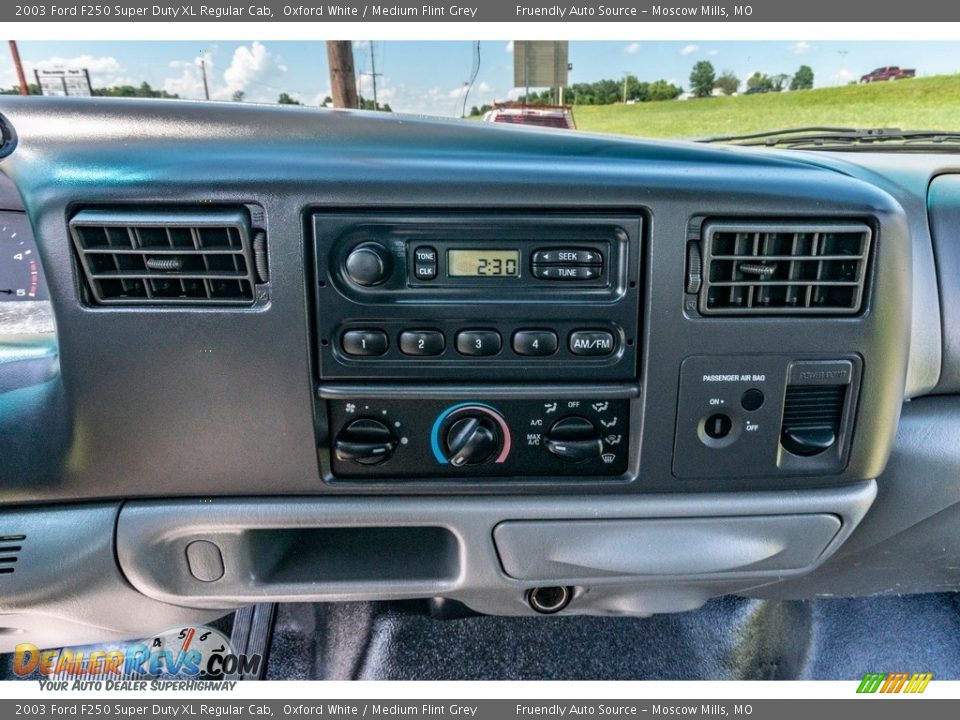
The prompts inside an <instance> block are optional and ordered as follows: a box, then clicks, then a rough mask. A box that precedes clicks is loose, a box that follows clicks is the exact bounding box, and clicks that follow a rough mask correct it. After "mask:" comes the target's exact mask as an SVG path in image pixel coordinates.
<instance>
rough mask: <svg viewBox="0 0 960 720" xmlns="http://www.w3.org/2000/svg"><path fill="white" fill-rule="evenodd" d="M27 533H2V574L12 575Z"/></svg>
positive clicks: (0, 567) (0, 552) (0, 561)
mask: <svg viewBox="0 0 960 720" xmlns="http://www.w3.org/2000/svg"><path fill="white" fill-rule="evenodd" d="M26 539H27V536H26V535H0V575H12V574H13V571H14V570H16V562H17V559H18V557H19V553H20V551H21V550H22V549H23V541H24V540H26Z"/></svg>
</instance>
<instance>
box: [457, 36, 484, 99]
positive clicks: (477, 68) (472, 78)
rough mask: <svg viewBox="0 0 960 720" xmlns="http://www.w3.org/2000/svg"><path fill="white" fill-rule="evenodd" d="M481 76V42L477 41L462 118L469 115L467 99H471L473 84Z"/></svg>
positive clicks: (465, 93) (464, 97)
mask: <svg viewBox="0 0 960 720" xmlns="http://www.w3.org/2000/svg"><path fill="white" fill-rule="evenodd" d="M479 74H480V41H479V40H477V41H476V44H475V45H474V56H473V68H472V70H471V75H470V81H469V82H468V83H467V89H466V91H465V92H464V93H463V108H462V109H461V111H460V117H466V115H467V98H468V97H470V90H471V88H473V83H474V82H475V81H476V79H477V75H479Z"/></svg>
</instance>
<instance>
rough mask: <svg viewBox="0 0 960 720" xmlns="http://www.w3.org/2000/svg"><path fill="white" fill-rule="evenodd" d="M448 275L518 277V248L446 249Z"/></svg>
mask: <svg viewBox="0 0 960 720" xmlns="http://www.w3.org/2000/svg"><path fill="white" fill-rule="evenodd" d="M447 274H448V275H449V276H450V277H520V251H519V250H447Z"/></svg>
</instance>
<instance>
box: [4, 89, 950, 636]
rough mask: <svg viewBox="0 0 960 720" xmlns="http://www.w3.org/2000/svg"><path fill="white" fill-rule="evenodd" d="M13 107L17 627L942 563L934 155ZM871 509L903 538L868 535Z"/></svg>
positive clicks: (11, 513) (939, 168)
mask: <svg viewBox="0 0 960 720" xmlns="http://www.w3.org/2000/svg"><path fill="white" fill-rule="evenodd" d="M0 122H2V123H3V124H4V125H5V126H6V127H7V128H8V131H7V133H6V137H7V138H8V142H7V146H6V147H5V148H4V149H3V150H2V151H0V156H5V157H3V159H2V160H0V171H2V175H0V178H3V177H4V176H5V177H6V180H4V182H5V183H6V185H5V189H4V192H3V193H0V200H2V203H0V228H2V234H0V252H2V253H3V255H2V258H3V261H2V263H0V292H2V293H4V296H3V297H2V298H0V300H3V299H5V300H7V301H9V302H0V306H2V307H3V310H0V312H4V313H7V312H8V310H7V309H6V308H7V307H13V306H15V305H20V306H22V307H24V308H25V307H27V306H29V305H31V303H39V304H40V305H42V306H44V307H52V311H53V316H54V318H55V330H56V331H55V333H52V332H46V333H43V332H40V333H37V332H32V333H29V332H23V331H22V328H20V326H16V327H15V326H13V324H12V323H7V322H6V321H5V322H4V326H5V328H6V330H5V332H6V334H5V335H2V336H0V347H2V348H3V353H4V355H3V357H2V359H3V360H4V362H3V363H0V368H3V370H4V373H3V376H2V378H0V390H2V394H0V402H2V403H3V404H4V407H9V408H10V411H9V412H5V413H4V414H3V420H2V421H0V452H2V453H3V454H4V455H5V456H10V457H13V456H14V455H15V456H16V457H17V458H19V459H18V461H16V462H12V463H9V464H7V463H5V464H4V466H3V468H0V523H2V525H0V536H3V537H15V538H20V539H19V540H17V541H16V547H17V548H18V550H17V551H16V553H17V560H16V573H8V574H6V575H0V587H3V585H4V583H6V587H3V590H4V592H3V593H2V597H3V599H2V600H0V613H2V614H4V615H6V616H8V620H9V622H10V627H13V628H16V629H18V630H23V631H26V630H28V629H29V630H30V631H31V632H48V633H52V632H53V631H54V630H56V632H58V633H59V634H60V636H61V637H62V636H63V635H64V633H66V635H67V636H68V637H71V638H75V639H77V640H87V639H90V638H104V637H125V636H129V635H130V634H131V633H135V632H136V631H137V630H136V629H135V628H134V625H135V617H137V613H140V615H139V616H140V617H142V616H143V612H144V610H147V611H149V612H153V611H154V610H156V612H157V613H159V614H158V622H160V619H163V620H172V619H191V620H200V619H203V618H204V617H212V616H215V615H216V614H218V613H220V614H222V613H223V612H225V611H227V610H229V609H231V608H234V607H237V606H239V605H242V604H245V603H249V602H255V601H260V600H271V601H323V600H348V599H370V598H378V599H389V598H414V597H445V598H450V599H455V600H458V601H460V602H462V603H464V604H466V605H468V606H469V607H471V608H473V609H475V610H477V611H479V612H483V613H490V614H507V615H514V614H535V613H553V612H563V613H571V614H577V613H587V614H635V615H638V614H649V613H652V612H672V611H678V610H683V609H689V608H693V607H697V606H698V605H700V604H702V603H703V602H704V601H706V600H707V599H709V598H710V597H714V596H717V595H722V594H727V593H742V594H749V595H754V596H770V597H813V596H816V595H817V594H821V593H822V594H843V593H846V594H852V595H857V594H872V593H875V592H882V591H885V590H888V589H889V587H891V585H890V583H891V574H892V573H895V572H896V573H900V575H899V579H898V580H897V582H898V583H901V585H900V587H903V586H907V587H910V588H911V589H912V591H916V592H922V591H929V590H932V589H942V588H944V587H953V584H954V583H955V582H956V576H955V572H954V571H953V570H951V569H950V568H952V567H954V566H955V563H954V561H953V560H952V559H951V558H950V556H949V554H943V553H940V554H938V555H933V556H928V555H924V556H923V558H924V559H923V560H922V561H921V562H916V558H917V557H918V556H919V555H920V549H922V548H927V547H932V546H933V545H934V544H936V545H938V546H942V545H943V544H944V541H945V537H946V538H947V539H949V538H953V537H955V536H956V530H954V529H952V527H950V528H949V529H947V528H945V527H943V526H944V525H945V524H948V523H947V520H948V518H949V517H951V516H952V515H953V513H955V512H956V510H955V507H956V503H957V501H958V500H960V487H954V484H953V483H952V481H951V482H940V479H942V478H943V477H945V476H950V477H955V476H956V474H955V473H954V475H952V476H951V475H950V473H951V472H953V471H954V470H955V469H956V468H957V466H958V465H960V453H958V452H957V449H956V443H955V442H951V441H950V440H949V438H951V437H956V435H954V434H953V433H956V432H958V431H960V401H958V399H957V398H956V397H955V393H956V392H957V391H958V390H960V381H958V380H957V378H958V377H960V369H958V368H960V360H958V354H957V353H956V352H955V343H956V342H960V341H958V340H957V338H956V333H955V331H952V330H951V328H952V327H953V326H954V325H955V324H951V323H950V322H949V320H950V318H951V317H952V315H951V313H952V312H953V311H952V310H950V309H948V308H950V307H956V305H955V303H953V302H951V300H952V299H955V298H954V296H955V295H956V293H957V291H958V289H957V285H956V283H953V282H952V281H946V280H945V278H950V277H953V276H952V275H950V274H945V270H944V268H948V269H949V268H953V269H955V268H956V267H957V263H958V262H960V253H958V251H957V250H956V247H957V246H956V243H955V242H954V241H953V237H954V233H955V228H956V227H957V219H958V218H960V181H958V176H957V175H955V174H954V169H953V168H952V167H951V162H952V160H951V158H950V157H949V156H936V155H913V156H903V155H896V156H895V155H883V154H859V153H857V154H853V153H847V154H844V153H802V152H774V151H768V150H764V151H752V150H744V149H735V148H722V147H714V146H701V145H695V144H691V143H670V142H652V141H636V140H626V139H618V138H611V137H599V136H591V135H586V134H579V133H562V132H552V131H537V130H534V131H530V130H524V129H517V128H502V127H496V126H494V127H481V126H474V125H472V124H469V123H459V122H445V121H438V120H427V119H416V118H403V117H384V116H382V114H375V113H369V114H368V113H355V112H341V111H337V112H314V111H308V110H304V109H302V108H297V109H289V108H271V107H256V106H248V105H231V104H205V103H181V102H174V101H170V102H163V103H153V102H149V101H147V102H140V101H131V102H116V101H110V100H101V101H98V100H92V101H82V100H73V99H54V98H49V99H48V98H42V99H31V100H30V101H22V100H19V99H16V98H7V99H4V100H2V101H0ZM31 230H32V232H31ZM45 301H49V303H47V302H45ZM23 315H24V313H23V311H22V310H21V311H20V316H21V317H22V316H23ZM5 317H6V315H0V318H5ZM11 329H14V330H16V332H11ZM47 329H50V328H47ZM7 378H13V379H11V380H7ZM25 378H26V379H25ZM3 382H7V383H8V386H7V387H4V386H3V385H2V383H3ZM901 416H903V417H902V418H901ZM905 498H907V499H906V500H905ZM932 518H935V520H933V521H932V522H933V524H934V525H936V528H933V526H932V525H931V519H932ZM79 526H82V527H83V528H84V536H85V537H89V542H84V543H79V544H77V545H76V548H75V550H67V551H64V549H63V540H64V538H65V537H66V536H67V534H68V533H70V532H73V531H74V530H75V529H76V528H77V527H79ZM945 533H946V535H945ZM887 543H893V544H894V545H896V546H897V547H898V548H899V549H898V550H897V552H896V554H895V556H894V557H901V556H902V557H904V558H912V559H913V560H914V561H915V562H914V563H913V564H912V565H910V564H909V563H908V564H903V563H900V562H894V561H892V560H890V561H882V560H877V559H876V558H874V560H872V561H871V560H869V559H865V555H867V556H869V555H870V554H871V553H872V552H873V551H874V550H875V549H876V548H877V547H881V546H884V545H885V544H887ZM2 544H3V543H2V539H0V556H2V554H3V552H4V550H3V547H2ZM12 546H13V544H12V541H11V547H12ZM905 548H910V549H909V550H907V549H905ZM13 552H14V551H10V553H11V555H10V556H11V557H12V556H13V555H12V553H13ZM0 559H2V558H0ZM81 567H95V568H98V569H99V570H100V571H101V573H100V574H99V575H98V579H97V580H95V581H94V580H93V579H89V580H85V581H84V583H83V585H84V586H83V587H78V588H71V589H70V591H69V592H70V595H71V596H72V598H73V600H75V602H66V601H65V600H64V599H63V598H62V597H57V594H56V592H54V591H53V589H54V588H57V587H59V588H61V589H62V586H63V583H62V582H57V581H55V580H54V576H52V575H51V573H54V572H55V570H54V569H56V572H57V573H59V574H61V575H62V574H63V573H69V572H71V569H72V571H73V572H74V573H75V574H76V573H79V574H80V575H83V576H84V577H87V575H88V572H87V571H82V572H81V571H80V570H79V568H81ZM0 568H2V566H0ZM104 597H111V598H116V597H123V598H125V599H126V602H127V603H129V607H130V610H129V611H128V612H123V613H119V616H114V617H105V614H104V612H103V610H102V609H101V610H97V609H96V607H95V605H96V603H95V600H96V599H97V598H104ZM38 598H39V599H38ZM78 607H81V608H83V610H82V611H78V610H77V608H78ZM51 616H53V617H56V618H58V623H59V624H58V625H57V627H56V628H54V629H47V630H42V625H43V623H42V622H41V618H42V617H51ZM5 622H6V621H5ZM161 624H163V623H161ZM166 624H167V625H169V624H172V623H171V622H166ZM141 630H142V628H141ZM2 641H3V636H0V649H2V647H3V646H2Z"/></svg>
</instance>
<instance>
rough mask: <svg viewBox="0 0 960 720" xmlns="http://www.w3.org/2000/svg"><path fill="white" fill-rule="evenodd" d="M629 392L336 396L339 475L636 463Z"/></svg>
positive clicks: (496, 473) (611, 468) (590, 471)
mask: <svg viewBox="0 0 960 720" xmlns="http://www.w3.org/2000/svg"><path fill="white" fill-rule="evenodd" d="M629 404H630V403H629V400H626V399H605V398H596V399H576V400H571V399H564V398H538V399H503V398H497V399H484V398H478V399H469V400H461V401H456V402H454V401H451V400H443V399H419V400H411V399H390V398H388V399H383V400H373V399H370V398H357V399H353V400H351V399H338V400H330V401H328V412H329V420H330V428H331V447H330V466H331V469H332V474H333V477H334V478H342V479H362V478H365V477H369V478H373V479H376V480H377V481H384V480H389V479H391V478H397V479H404V478H417V479H425V480H428V479H431V478H441V479H446V480H449V479H456V478H464V479H477V478H484V477H516V478H524V479H537V478H544V477H547V478H550V477H564V476H594V477H596V476H604V477H609V476H618V475H622V474H623V473H625V472H626V470H627V462H628V454H629V453H628V449H629V446H630V442H629V412H630V407H629Z"/></svg>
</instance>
